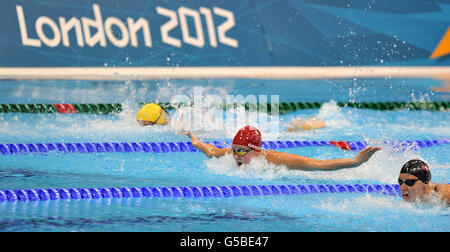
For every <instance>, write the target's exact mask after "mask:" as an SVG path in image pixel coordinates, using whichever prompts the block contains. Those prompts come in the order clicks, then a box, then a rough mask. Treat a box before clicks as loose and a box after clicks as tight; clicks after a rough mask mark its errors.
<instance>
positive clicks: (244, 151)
mask: <svg viewBox="0 0 450 252" xmlns="http://www.w3.org/2000/svg"><path fill="white" fill-rule="evenodd" d="M250 151H252V149H248V150H247V149H238V150H235V149H233V148H231V154H233V155H234V154H236V155H238V156H241V157H243V156H245V155H247V154H248V153H249V152H250Z"/></svg>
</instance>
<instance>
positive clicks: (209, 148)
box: [186, 131, 230, 157]
mask: <svg viewBox="0 0 450 252" xmlns="http://www.w3.org/2000/svg"><path fill="white" fill-rule="evenodd" d="M186 135H188V136H189V137H190V138H191V139H192V145H193V146H194V147H195V148H197V149H199V150H201V151H202V152H203V153H205V155H206V156H208V157H221V156H224V155H225V154H227V153H228V152H230V148H223V149H221V148H217V147H216V146H213V145H211V144H207V143H202V142H200V141H199V140H198V139H197V137H196V136H195V135H194V134H192V132H190V131H187V132H186Z"/></svg>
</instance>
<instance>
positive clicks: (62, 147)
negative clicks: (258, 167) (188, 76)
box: [0, 139, 450, 155]
mask: <svg viewBox="0 0 450 252" xmlns="http://www.w3.org/2000/svg"><path fill="white" fill-rule="evenodd" d="M341 142H344V141H341ZM345 142H346V143H347V144H348V145H349V146H350V148H351V150H356V151H358V150H362V149H364V148H365V147H367V146H368V144H367V142H365V141H345ZM206 143H209V144H212V145H214V146H216V147H219V148H225V147H230V146H231V142H228V141H225V142H219V141H213V142H206ZM384 143H385V144H387V145H391V146H393V147H395V148H396V149H397V150H398V151H404V150H406V149H419V148H425V147H431V146H435V145H441V144H449V143H450V140H448V139H443V140H415V141H385V142H384ZM309 146H333V145H332V144H331V143H330V142H329V141H263V143H262V147H263V149H285V148H299V147H309ZM51 151H59V152H63V153H104V152H125V153H126V152H148V153H169V152H199V150H197V149H196V148H195V147H194V146H193V145H192V143H191V142H140V143H136V142H131V143H125V142H122V143H28V144H24V143H18V144H0V153H1V154H2V155H12V154H25V153H41V154H42V153H48V152H51Z"/></svg>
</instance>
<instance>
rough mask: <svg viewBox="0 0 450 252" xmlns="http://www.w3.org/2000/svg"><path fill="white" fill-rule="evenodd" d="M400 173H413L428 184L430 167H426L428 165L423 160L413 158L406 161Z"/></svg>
mask: <svg viewBox="0 0 450 252" xmlns="http://www.w3.org/2000/svg"><path fill="white" fill-rule="evenodd" d="M400 173H406V174H411V175H414V176H416V177H417V178H419V180H420V181H422V182H423V183H425V184H428V182H430V180H431V172H430V168H428V165H427V164H426V163H425V162H423V161H422V160H418V159H413V160H409V161H408V162H406V164H404V165H403V167H402V170H401V171H400Z"/></svg>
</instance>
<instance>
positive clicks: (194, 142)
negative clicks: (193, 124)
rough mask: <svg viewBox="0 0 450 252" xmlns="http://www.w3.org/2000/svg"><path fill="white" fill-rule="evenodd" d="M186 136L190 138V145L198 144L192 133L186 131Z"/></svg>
mask: <svg viewBox="0 0 450 252" xmlns="http://www.w3.org/2000/svg"><path fill="white" fill-rule="evenodd" d="M186 135H187V136H188V137H190V138H191V140H192V145H194V146H195V145H196V144H198V143H199V141H198V139H197V137H196V136H195V135H194V133H192V132H190V131H186Z"/></svg>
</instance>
